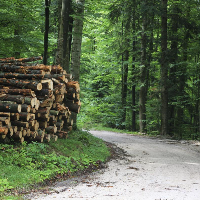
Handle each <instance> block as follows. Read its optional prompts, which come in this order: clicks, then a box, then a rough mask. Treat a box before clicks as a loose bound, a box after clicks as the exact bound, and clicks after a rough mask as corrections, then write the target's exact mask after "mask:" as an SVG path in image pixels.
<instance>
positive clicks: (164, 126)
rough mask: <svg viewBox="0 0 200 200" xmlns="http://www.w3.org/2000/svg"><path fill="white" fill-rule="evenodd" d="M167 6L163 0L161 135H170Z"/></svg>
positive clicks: (166, 1) (166, 2) (166, 0)
mask: <svg viewBox="0 0 200 200" xmlns="http://www.w3.org/2000/svg"><path fill="white" fill-rule="evenodd" d="M167 4H168V0H161V13H162V14H161V134H162V135H167V134H168V85H167V84H168V83H167V80H168V60H167Z"/></svg>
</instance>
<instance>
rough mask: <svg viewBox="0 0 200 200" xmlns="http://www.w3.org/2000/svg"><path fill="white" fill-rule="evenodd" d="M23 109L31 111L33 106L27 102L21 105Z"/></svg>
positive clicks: (23, 110)
mask: <svg viewBox="0 0 200 200" xmlns="http://www.w3.org/2000/svg"><path fill="white" fill-rule="evenodd" d="M21 111H22V112H28V113H29V112H31V106H30V105H27V104H23V105H21Z"/></svg>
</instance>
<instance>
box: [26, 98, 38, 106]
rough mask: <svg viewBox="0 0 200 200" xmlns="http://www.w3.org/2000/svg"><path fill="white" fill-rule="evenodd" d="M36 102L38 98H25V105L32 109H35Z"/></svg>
mask: <svg viewBox="0 0 200 200" xmlns="http://www.w3.org/2000/svg"><path fill="white" fill-rule="evenodd" d="M36 100H37V98H36V97H34V98H33V97H30V96H26V97H24V104H27V105H31V107H32V108H33V107H34V106H35V104H36Z"/></svg>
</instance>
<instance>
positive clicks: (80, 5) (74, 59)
mask: <svg viewBox="0 0 200 200" xmlns="http://www.w3.org/2000/svg"><path fill="white" fill-rule="evenodd" d="M84 4H85V0H76V16H75V17H74V30H73V45H72V54H71V73H72V75H73V77H74V80H75V81H79V76H80V58H81V44H82V32H83V15H84Z"/></svg>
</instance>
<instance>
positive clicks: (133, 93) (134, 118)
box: [131, 0, 136, 131]
mask: <svg viewBox="0 0 200 200" xmlns="http://www.w3.org/2000/svg"><path fill="white" fill-rule="evenodd" d="M135 22H136V14H135V0H133V21H132V29H133V34H134V35H133V46H132V49H133V56H132V62H133V64H132V87H131V94H132V123H131V125H132V131H136V111H135V106H136V101H135V99H136V94H135V81H136V80H135V64H134V62H135V60H136V57H135V55H136V35H135V34H136V26H135Z"/></svg>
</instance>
